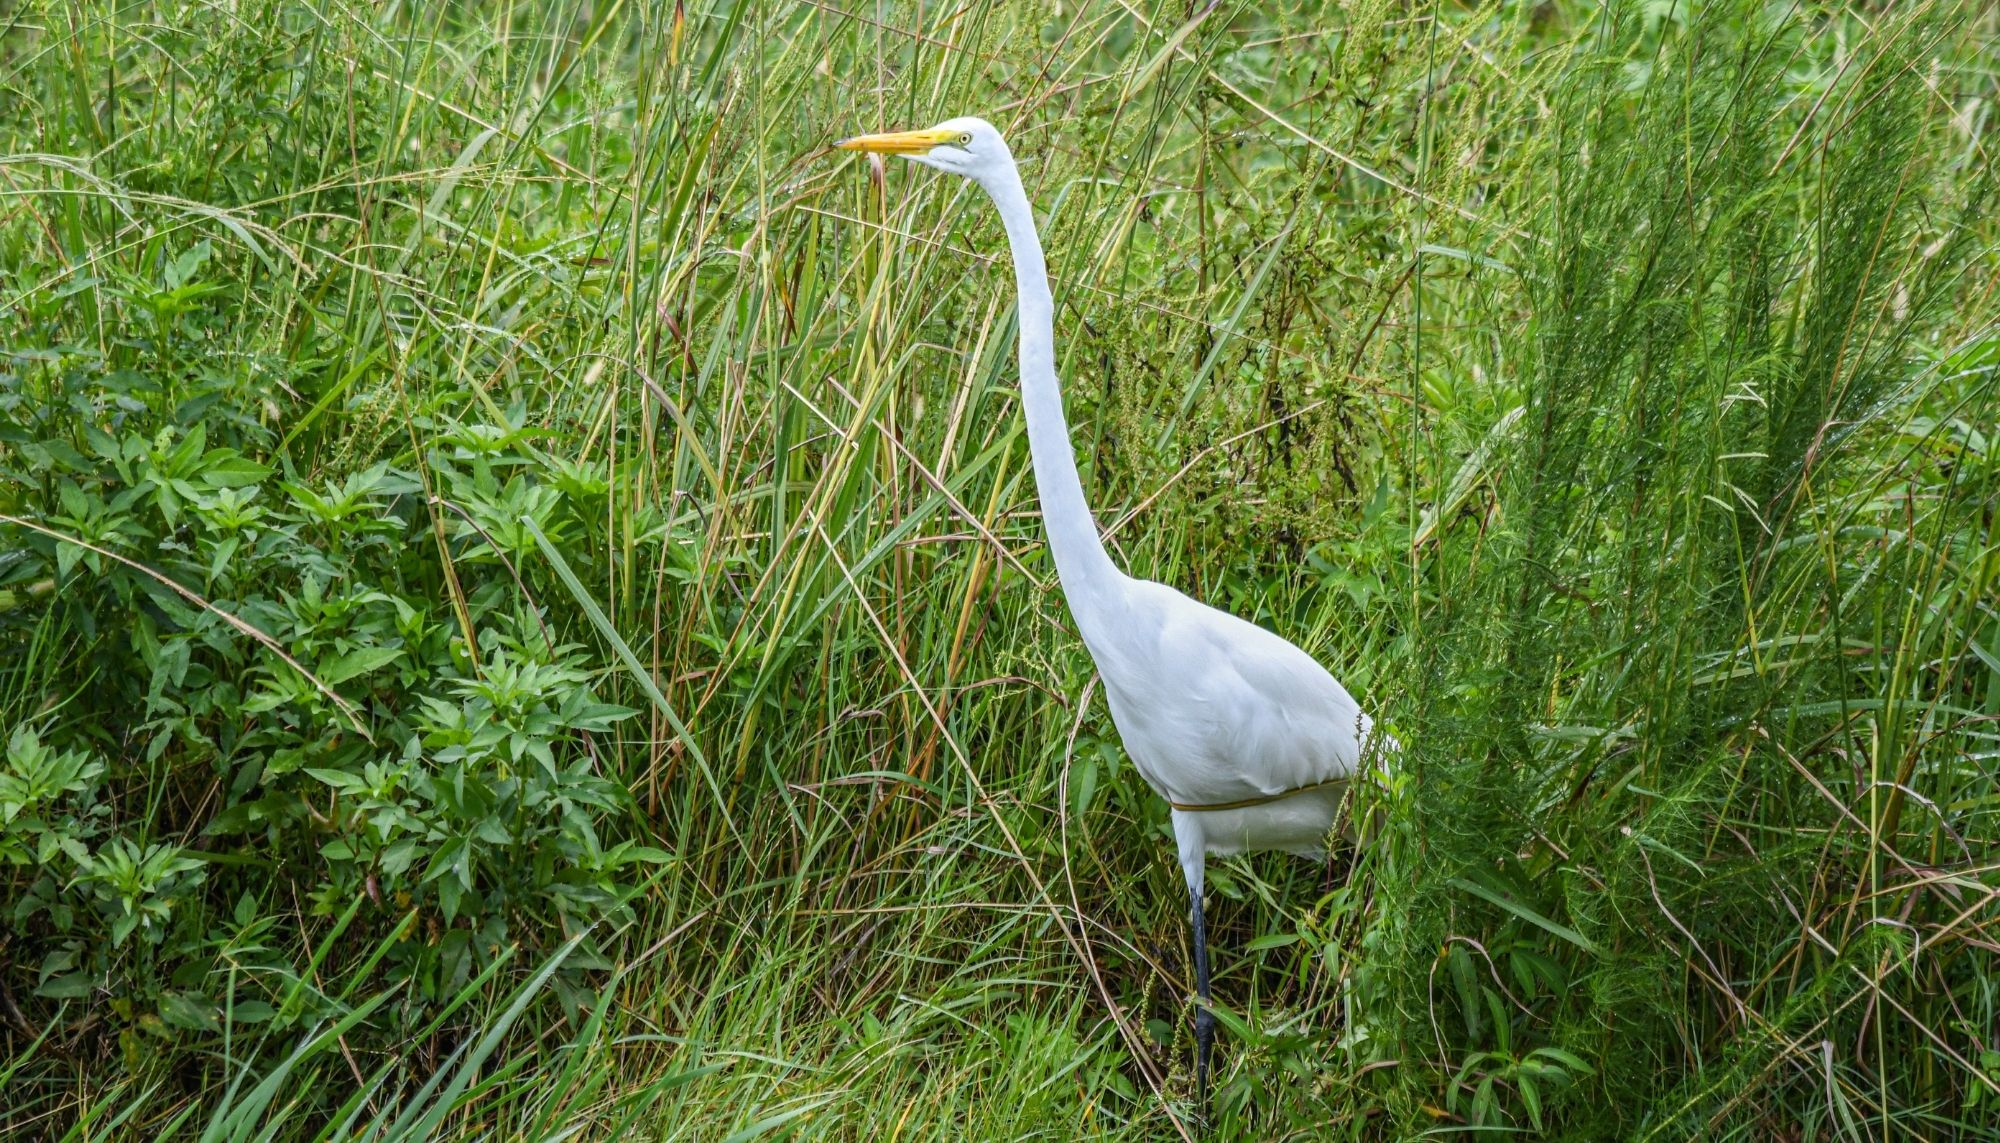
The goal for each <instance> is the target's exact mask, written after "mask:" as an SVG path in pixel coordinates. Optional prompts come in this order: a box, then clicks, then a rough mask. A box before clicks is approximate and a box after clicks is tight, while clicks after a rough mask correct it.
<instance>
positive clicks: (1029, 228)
mask: <svg viewBox="0 0 2000 1143" xmlns="http://www.w3.org/2000/svg"><path fill="white" fill-rule="evenodd" d="M985 185H986V192H987V193H988V194H990V195H992V196H993V205H995V206H996V207H998V208H999V209H1000V220H1001V222H1003V223H1005V224H1006V227H1007V244H1008V246H1009V247H1011V248H1012V250H1013V254H1014V284H1015V289H1016V290H1017V291H1018V292H1019V296H1020V303H1019V325H1020V328H1021V406H1022V409H1023V411H1024V412H1025V413H1026V414H1027V418H1028V452H1029V455H1030V456H1031V457H1032V458H1033V459H1034V464H1035V489H1036V492H1037V493H1038V494H1039V496H1040V498H1041V502H1042V526H1043V528H1044V529H1045V530H1046V531H1047V532H1048V536H1049V551H1050V552H1051V553H1052V554H1053V555H1054V556H1055V560H1056V574H1057V575H1058V576H1059V577H1060V578H1061V579H1062V585H1063V592H1064V593H1065V594H1066V595H1067V596H1068V597H1069V601H1070V610H1071V612H1072V613H1074V614H1075V615H1076V616H1077V620H1078V623H1079V624H1081V625H1084V626H1089V625H1090V624H1091V622H1092V621H1093V620H1094V618H1095V617H1096V615H1097V614H1098V611H1097V610H1096V609H1093V608H1092V607H1091V604H1093V603H1098V602H1103V601H1105V597H1106V593H1108V592H1109V591H1110V590H1111V589H1113V588H1114V587H1115V586H1116V585H1117V583H1118V582H1119V580H1120V579H1121V578H1122V577H1121V576H1120V573H1119V571H1118V569H1117V568H1116V567H1114V566H1113V565H1112V563H1111V557H1110V556H1108V555H1106V554H1105V552H1104V544H1103V542H1102V541H1100V540H1099V539H1098V538H1097V523H1096V521H1094V520H1092V519H1091V516H1090V505H1089V504H1088V503H1086V502H1085V501H1084V498H1083V482H1082V480H1080V479H1078V477H1077V474H1076V453H1075V452H1074V451H1073V450H1072V448H1071V445H1070V440H1069V423H1068V422H1067V421H1065V420H1064V419H1063V401H1062V386H1061V384H1060V383H1059V382H1058V381H1057V380H1056V330H1055V298H1054V296H1053V295H1051V294H1050V292H1049V272H1048V265H1047V263H1046V262H1044V261H1043V259H1042V240H1041V237H1040V236H1039V235H1038V234H1036V233H1035V213H1034V210H1033V208H1031V207H1030V206H1029V205H1028V192H1027V191H1026V190H1024V189H1023V188H1022V186H1021V177H1020V175H1019V174H1018V173H1017V172H1016V171H1014V170H1013V169H1012V168H1011V166H1010V167H1009V169H1008V170H1007V172H1006V174H1005V176H1004V178H993V179H990V180H985ZM1086 634H1089V632H1088V631H1086Z"/></svg>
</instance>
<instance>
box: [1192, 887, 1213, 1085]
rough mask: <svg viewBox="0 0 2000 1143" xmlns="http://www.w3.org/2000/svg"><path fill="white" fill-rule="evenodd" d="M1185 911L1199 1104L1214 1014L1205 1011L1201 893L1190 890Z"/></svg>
mask: <svg viewBox="0 0 2000 1143" xmlns="http://www.w3.org/2000/svg"><path fill="white" fill-rule="evenodd" d="M1188 899H1189V900H1190V901H1191V902H1192V904H1191V906H1190V908H1189V910H1188V911H1189V912H1190V913H1191V914H1192V915H1193V917H1194V987H1195V991H1196V992H1197V993H1198V994H1200V996H1201V1007H1199V1008H1197V1009H1195V1013H1194V1086H1195V1092H1196V1093H1197V1095H1198V1097H1199V1098H1200V1100H1201V1102H1203V1103H1207V1102H1208V1056H1209V1052H1210V1050H1211V1049H1212V1048H1214V1047H1215V1013H1213V1012H1211V1011H1209V1010H1208V1003H1209V999H1210V997H1209V994H1208V929H1207V927H1206V926H1205V925H1203V924H1202V919H1201V890H1199V889H1190V890H1189V892H1188Z"/></svg>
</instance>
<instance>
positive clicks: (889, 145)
mask: <svg viewBox="0 0 2000 1143" xmlns="http://www.w3.org/2000/svg"><path fill="white" fill-rule="evenodd" d="M956 139H957V133H956V132H952V131H939V130H937V129H935V128H933V129H931V130H928V131H891V132H889V133H888V134H886V135H856V136H855V137H854V138H852V139H842V140H841V141H840V142H838V143H835V144H834V146H836V147H838V148H840V149H841V150H843V151H872V152H874V153H875V154H878V155H922V154H927V153H929V151H930V150H931V148H933V147H942V146H944V145H945V144H946V143H950V142H953V141H955V140H956Z"/></svg>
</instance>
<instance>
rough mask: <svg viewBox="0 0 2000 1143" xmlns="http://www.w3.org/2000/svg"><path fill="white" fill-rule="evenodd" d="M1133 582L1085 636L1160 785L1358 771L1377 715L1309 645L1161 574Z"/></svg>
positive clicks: (1298, 779)
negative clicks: (1197, 596) (1187, 591)
mask: <svg viewBox="0 0 2000 1143" xmlns="http://www.w3.org/2000/svg"><path fill="white" fill-rule="evenodd" d="M1126 588H1127V591H1126V593H1125V598H1124V599H1123V600H1121V601H1120V604H1122V606H1118V605H1114V607H1112V608H1107V609H1106V610H1105V611H1104V612H1100V613H1099V615H1098V617H1097V618H1098V619H1099V620H1100V621H1099V622H1095V623H1089V624H1084V625H1083V626H1084V627H1085V631H1084V635H1085V641H1086V643H1088V644H1089V646H1090V650H1091V654H1092V656H1093V657H1094V658H1096V660H1097V665H1098V670H1099V671H1100V672H1101V673H1102V674H1103V676H1104V683H1105V691H1106V694H1107V696H1108V698H1109V701H1110V706H1111V717H1112V719H1113V721H1114V722H1116V723H1117V725H1118V731H1119V734H1120V736H1121V737H1122V738H1123V739H1124V740H1125V748H1126V752H1127V753H1129V754H1130V755H1131V756H1132V760H1133V762H1134V763H1136V764H1137V765H1138V767H1139V772H1140V773H1141V774H1143V775H1144V776H1145V778H1146V780H1147V781H1148V782H1150V783H1152V785H1153V787H1154V788H1155V789H1157V790H1159V791H1160V792H1161V793H1162V794H1163V795H1165V796H1166V797H1167V798H1168V799H1169V800H1171V801H1176V802H1182V803H1187V804H1200V805H1214V804H1218V803H1223V802H1234V801H1240V800H1242V799H1245V798H1256V797H1262V796H1265V795H1270V794H1279V793H1283V792H1285V791H1287V790H1295V789H1298V788H1299V787H1301V786H1306V785H1311V784H1312V783H1315V782H1324V781H1327V780H1329V779H1334V778H1341V777H1345V776H1347V775H1349V774H1352V773H1353V772H1354V770H1355V768H1356V766H1357V765H1358V764H1359V759H1360V757H1361V748H1362V743H1363V742H1364V741H1365V740H1366V737H1367V735H1368V734H1369V732H1370V730H1371V723H1370V721H1369V719H1368V716H1367V715H1366V714H1363V713H1362V711H1361V707H1360V704H1358V703H1356V702H1355V701H1354V698H1353V696H1351V695H1349V694H1348V693H1347V689H1346V688H1345V687H1342V686H1341V685H1340V683H1339V682H1338V681H1336V680H1335V679H1334V677H1333V676H1332V675H1331V674H1328V673H1327V670H1326V668H1325V667H1322V666H1320V665H1319V663H1317V662H1315V661H1314V660H1313V658H1312V656H1310V655H1308V654H1306V653H1305V652H1304V651H1301V650H1300V649H1299V648H1297V647H1295V646H1293V645H1292V644H1290V643H1288V642H1286V641H1285V640H1283V639H1281V638H1279V637H1278V636H1276V635H1273V634H1272V633H1270V632H1269V631H1266V630H1264V629H1263V628H1262V627H1259V626H1257V625H1256V624H1254V623H1249V622H1246V621H1244V620H1242V619H1238V618H1237V617H1235V616H1233V615H1230V614H1228V613H1227V612H1223V611H1217V610H1216V609H1215V608H1212V607H1209V606H1207V605H1206V604H1202V603H1197V602H1196V601H1194V600H1192V599H1189V598H1188V597H1187V596H1185V595H1182V594H1181V593H1180V592H1178V591H1175V590H1174V589H1173V588H1170V587H1168V586H1166V585H1165V584H1159V583H1152V582H1149V581H1146V580H1128V581H1127V583H1126ZM1114 612H1115V613H1116V614H1113V613H1114ZM1081 618H1082V616H1079V619H1081ZM1092 627H1095V628H1096V629H1097V630H1095V631H1092V630H1091V629H1090V628H1092Z"/></svg>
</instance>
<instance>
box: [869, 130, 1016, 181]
mask: <svg viewBox="0 0 2000 1143" xmlns="http://www.w3.org/2000/svg"><path fill="white" fill-rule="evenodd" d="M835 146H837V147H839V148H840V149H841V150H843V151H871V152H874V153H875V154H878V155H901V156H903V157H904V158H905V159H909V160H910V161H911V162H916V163H922V164H923V165H924V166H926V167H936V168H937V169H938V170H940V171H949V172H950V173H952V174H954V175H963V176H965V177H966V178H968V179H971V180H972V181H974V182H976V183H979V184H981V185H987V181H988V180H989V179H995V178H1001V177H1004V176H1005V175H1006V174H1007V173H1009V172H1011V171H1012V170H1013V169H1014V156H1013V155H1012V154H1011V153H1010V152H1009V151H1008V150H1007V140H1005V139H1002V138H1001V137H1000V132H999V130H998V129H997V128H995V127H994V126H993V124H991V123H988V122H987V121H986V120H984V119H979V118H976V117H974V116H969V115H968V116H965V117H963V118H959V119H947V120H945V121H944V122H942V123H940V124H938V125H937V126H935V127H930V128H926V129H924V130H922V131H894V132H890V133H889V134H886V135H857V136H855V137H854V138H852V139H842V140H841V141H840V142H839V143H836V144H835Z"/></svg>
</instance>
